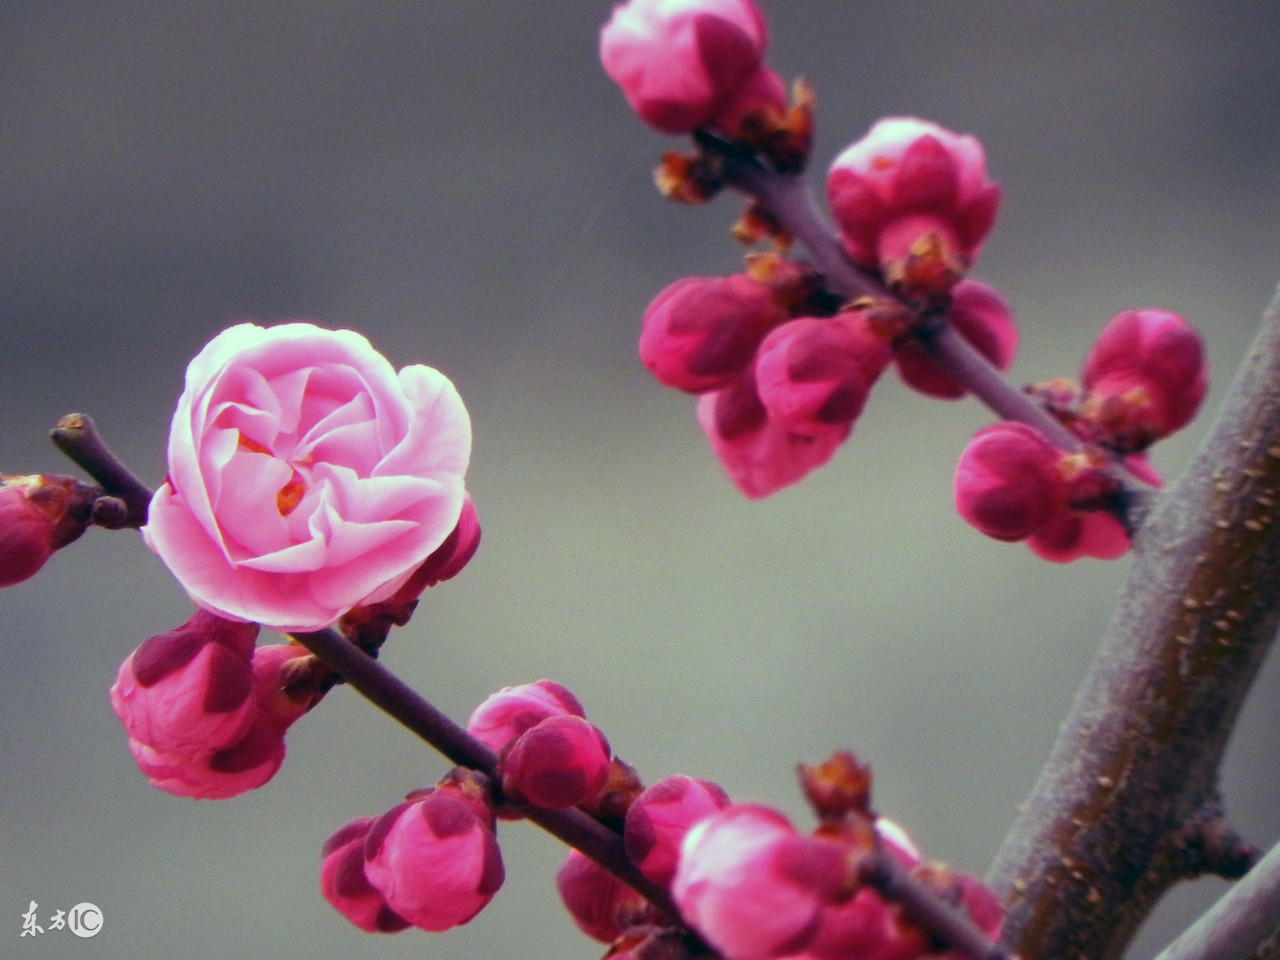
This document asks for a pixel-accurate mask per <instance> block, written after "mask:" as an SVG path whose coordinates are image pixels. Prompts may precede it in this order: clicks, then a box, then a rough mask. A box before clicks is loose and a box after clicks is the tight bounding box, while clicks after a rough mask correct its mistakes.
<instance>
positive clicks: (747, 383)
mask: <svg viewBox="0 0 1280 960" xmlns="http://www.w3.org/2000/svg"><path fill="white" fill-rule="evenodd" d="M698 424H699V426H701V427H702V431H703V433H705V434H706V435H707V440H708V442H710V444H711V450H712V452H713V453H715V455H716V457H717V458H718V459H719V461H720V465H721V466H722V467H723V468H724V471H725V473H726V474H727V475H728V477H729V479H730V480H732V481H733V483H734V485H735V486H737V488H738V489H739V490H741V491H742V492H743V493H744V494H746V495H747V496H748V497H751V498H752V499H761V498H763V497H767V496H769V495H770V494H773V493H776V492H777V491H779V490H781V489H782V488H784V487H788V486H791V485H792V484H793V483H798V482H799V481H801V480H803V479H804V478H805V477H806V476H808V475H809V473H810V472H812V471H814V470H816V469H817V468H818V467H820V466H822V465H823V464H824V463H826V462H827V461H828V460H830V459H831V457H832V456H833V455H834V454H835V452H836V450H837V449H838V448H839V446H840V444H842V443H843V442H844V441H845V439H846V438H847V437H848V436H849V433H850V431H851V430H852V429H853V424H852V423H846V424H843V425H837V426H835V427H833V428H832V429H831V430H830V431H829V432H825V433H823V434H822V435H820V436H816V437H815V436H805V435H803V434H799V433H796V432H794V431H792V430H788V429H787V428H786V427H784V426H783V425H782V424H780V423H778V422H777V421H776V420H773V419H772V418H771V417H770V416H769V414H768V411H767V410H766V409H765V407H764V404H763V403H762V402H761V400H760V395H759V393H758V392H757V390H756V381H755V375H754V371H753V370H751V369H748V370H747V371H746V373H744V374H743V375H742V376H741V377H739V378H738V379H736V380H734V381H733V382H731V383H730V384H729V385H728V386H726V387H724V388H723V389H720V390H715V391H712V392H710V393H704V394H703V395H702V396H701V397H699V398H698Z"/></svg>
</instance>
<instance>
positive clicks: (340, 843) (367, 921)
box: [320, 817, 410, 933]
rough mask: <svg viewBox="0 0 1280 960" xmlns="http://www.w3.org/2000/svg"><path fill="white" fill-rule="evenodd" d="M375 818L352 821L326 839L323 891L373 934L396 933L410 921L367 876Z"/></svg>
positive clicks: (361, 926)
mask: <svg viewBox="0 0 1280 960" xmlns="http://www.w3.org/2000/svg"><path fill="white" fill-rule="evenodd" d="M376 822H377V818H375V817H364V818H363V819H360V820H352V821H351V822H350V823H348V824H347V825H346V826H343V827H340V828H338V830H337V832H335V833H334V834H333V836H331V837H330V838H329V839H328V840H326V841H325V843H324V847H323V848H322V855H323V860H322V861H321V864H320V892H321V893H322V894H323V895H324V898H325V899H326V900H328V901H329V903H330V904H332V905H333V908H334V909H335V910H337V911H338V912H339V913H340V914H342V915H343V916H344V917H346V918H347V919H348V920H350V921H351V922H352V923H354V924H355V925H356V926H357V927H359V928H360V929H361V930H367V931H368V932H369V933H396V932H398V931H400V930H403V929H405V928H406V927H408V926H410V924H409V921H408V920H406V919H405V918H404V917H402V916H400V915H399V914H398V913H396V912H395V911H394V910H392V909H391V908H390V907H388V906H387V902H386V901H385V900H384V899H383V898H382V894H381V893H379V892H378V891H377V890H376V889H374V887H373V886H372V885H371V884H370V883H369V880H368V878H367V877H366V876H365V875H364V842H365V838H366V837H367V836H368V835H369V830H370V829H371V828H372V827H373V825H374V824H375V823H376Z"/></svg>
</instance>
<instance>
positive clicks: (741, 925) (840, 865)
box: [671, 753, 1003, 960]
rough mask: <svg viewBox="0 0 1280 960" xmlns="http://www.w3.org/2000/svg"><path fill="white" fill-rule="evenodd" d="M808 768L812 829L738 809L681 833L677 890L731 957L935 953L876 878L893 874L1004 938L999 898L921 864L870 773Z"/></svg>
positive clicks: (834, 959)
mask: <svg viewBox="0 0 1280 960" xmlns="http://www.w3.org/2000/svg"><path fill="white" fill-rule="evenodd" d="M800 772H801V781H802V784H803V786H804V789H805V793H806V795H807V797H808V799H809V801H810V804H811V805H812V806H813V808H814V811H815V812H816V813H817V814H818V818H819V824H818V826H817V828H816V829H815V830H814V831H813V832H812V833H810V834H803V833H801V832H800V831H799V830H797V829H796V828H795V827H794V826H793V825H792V824H791V822H790V821H789V820H788V819H787V818H786V817H785V816H784V815H783V814H782V813H780V812H779V811H777V810H774V809H772V808H769V807H764V806H759V805H754V804H731V805H729V806H726V807H724V808H723V809H720V810H718V811H717V812H715V813H714V814H712V815H711V816H710V817H707V818H705V819H702V820H700V821H698V822H697V823H696V824H695V825H694V826H693V827H691V828H690V829H689V831H688V832H687V833H686V835H685V837H684V841H683V844H682V847H681V853H680V860H679V866H678V868H677V870H676V873H675V876H674V878H673V879H672V885H671V891H672V895H673V897H674V899H675V902H676V904H677V905H678V906H679V908H680V912H681V914H682V915H683V916H684V918H685V920H686V921H688V922H689V923H690V924H691V925H692V926H693V927H694V928H695V929H696V930H697V931H698V932H699V933H700V934H701V935H702V936H703V937H704V938H705V939H706V941H707V942H708V943H710V944H711V945H712V946H714V947H715V948H716V949H717V950H718V951H719V952H720V954H721V955H722V956H723V957H725V958H726V960H776V958H789V960H790V958H794V960H799V958H806V960H916V958H923V957H926V956H928V957H934V956H937V947H936V944H935V943H933V942H932V940H931V937H930V936H929V934H928V933H926V932H925V931H924V930H923V929H922V928H921V927H920V926H918V925H917V924H916V923H914V922H912V920H911V919H909V918H908V917H906V916H904V914H903V912H902V909H901V907H900V906H899V905H897V904H895V903H892V902H890V901H889V900H886V899H885V898H884V897H883V896H882V895H881V894H880V892H879V891H878V890H877V888H876V885H875V884H874V882H871V878H872V877H873V876H874V875H876V874H877V873H878V874H880V875H883V874H884V873H885V872H886V871H887V870H889V869H891V868H892V869H897V870H900V871H902V872H903V873H905V874H907V875H908V876H910V877H911V878H912V879H913V880H915V881H916V882H917V883H920V884H922V885H923V886H924V887H925V888H927V889H928V890H929V891H930V892H931V893H932V894H933V895H934V897H935V898H936V899H937V900H938V901H940V902H941V903H944V904H947V905H949V906H950V907H952V908H954V909H956V910H958V911H959V912H961V913H962V914H964V915H966V916H967V917H968V918H969V920H970V921H971V922H972V923H973V924H974V925H975V926H976V927H977V928H978V929H979V930H980V931H981V932H982V933H983V934H984V935H985V936H986V937H987V938H988V939H995V938H996V937H997V936H998V935H999V932H1000V927H1001V922H1002V919H1003V918H1002V914H1001V910H1000V907H999V904H998V902H997V901H996V899H995V896H994V895H993V894H992V893H991V892H990V891H989V890H987V889H986V888H985V887H984V886H983V885H982V884H981V883H980V882H979V881H978V880H976V879H975V878H973V877H970V876H967V875H965V874H961V873H957V872H955V871H952V870H950V869H948V868H946V867H944V866H942V865H940V864H926V863H923V862H922V860H921V857H920V854H919V852H918V851H917V850H916V848H915V845H914V844H912V842H911V840H910V839H909V838H908V837H907V835H906V834H905V833H904V832H903V831H902V829H901V828H900V827H898V826H897V825H896V824H894V823H892V822H891V821H888V820H884V819H882V818H877V817H876V816H875V815H874V814H873V813H872V811H871V809H870V806H869V801H870V772H869V771H868V770H867V768H865V767H863V766H861V765H860V764H858V763H857V761H856V760H855V759H854V758H853V756H852V755H851V754H847V753H840V754H836V755H835V756H833V757H832V758H831V759H830V760H828V761H827V762H826V763H824V764H821V765H813V766H810V765H802V766H801V771H800ZM948 956H949V955H948Z"/></svg>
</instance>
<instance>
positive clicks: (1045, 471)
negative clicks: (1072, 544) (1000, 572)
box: [955, 423, 1062, 542]
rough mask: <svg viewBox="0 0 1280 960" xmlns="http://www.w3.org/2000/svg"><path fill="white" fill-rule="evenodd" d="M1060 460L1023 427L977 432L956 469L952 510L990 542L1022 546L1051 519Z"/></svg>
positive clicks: (1001, 426) (1035, 432)
mask: <svg viewBox="0 0 1280 960" xmlns="http://www.w3.org/2000/svg"><path fill="white" fill-rule="evenodd" d="M1061 456H1062V454H1061V452H1060V451H1059V450H1058V449H1057V448H1055V447H1054V446H1053V444H1051V443H1049V441H1048V440H1046V439H1045V438H1044V436H1043V435H1042V434H1041V433H1040V432H1039V431H1038V430H1035V429H1033V428H1032V427H1029V426H1027V425H1026V424H1022V423H998V424H994V425H992V426H990V427H987V428H985V429H983V430H979V431H978V433H977V434H976V435H975V436H974V438H973V440H972V441H971V442H970V443H969V445H968V446H967V447H966V448H965V451H964V453H963V454H962V455H961V457H960V462H959V464H958V465H957V466H956V474H955V503H956V510H957V511H959V513H960V516H962V517H964V519H965V521H966V522H968V523H969V524H970V525H971V526H973V527H976V528H977V529H978V530H980V531H981V532H982V533H985V534H986V535H987V536H988V537H991V538H993V539H995V540H1005V541H1010V542H1012V541H1016V540H1025V539H1026V538H1027V537H1029V536H1031V534H1033V533H1035V532H1036V531H1037V530H1039V529H1040V528H1041V527H1043V526H1044V525H1045V523H1047V522H1048V520H1049V518H1050V515H1051V514H1052V513H1053V510H1054V506H1055V500H1056V490H1055V487H1056V485H1057V482H1058V476H1057V464H1058V461H1059V459H1060V458H1061Z"/></svg>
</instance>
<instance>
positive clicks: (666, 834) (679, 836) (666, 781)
mask: <svg viewBox="0 0 1280 960" xmlns="http://www.w3.org/2000/svg"><path fill="white" fill-rule="evenodd" d="M727 806H729V795H728V794H727V793H725V792H724V790H722V789H721V788H720V787H719V786H717V785H716V784H714V783H710V782H708V781H706V780H695V779H693V778H692V777H686V776H682V775H676V776H671V777H664V778H663V779H661V780H659V781H658V782H657V783H655V784H653V785H652V786H650V787H649V788H647V789H646V790H645V791H644V792H643V793H641V794H640V796H638V797H636V799H635V800H634V801H632V803H631V806H630V807H628V808H627V819H626V825H625V828H624V829H623V834H622V838H623V843H624V846H625V849H626V851H627V856H628V857H629V858H630V859H631V862H632V863H634V864H635V865H636V866H637V867H639V868H640V872H641V873H643V874H644V875H645V876H646V877H648V878H649V879H650V880H652V881H653V882H654V883H657V884H661V885H662V886H666V885H667V884H669V883H670V882H671V878H672V877H673V876H675V872H676V864H677V863H678V862H679V860H680V845H681V844H682V843H683V842H684V838H685V834H687V833H688V832H689V830H690V829H692V827H693V826H694V824H696V823H699V822H700V821H702V820H705V819H706V818H707V817H709V816H711V815H712V814H713V813H716V812H717V811H719V810H723V809H724V808H725V807H727Z"/></svg>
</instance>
